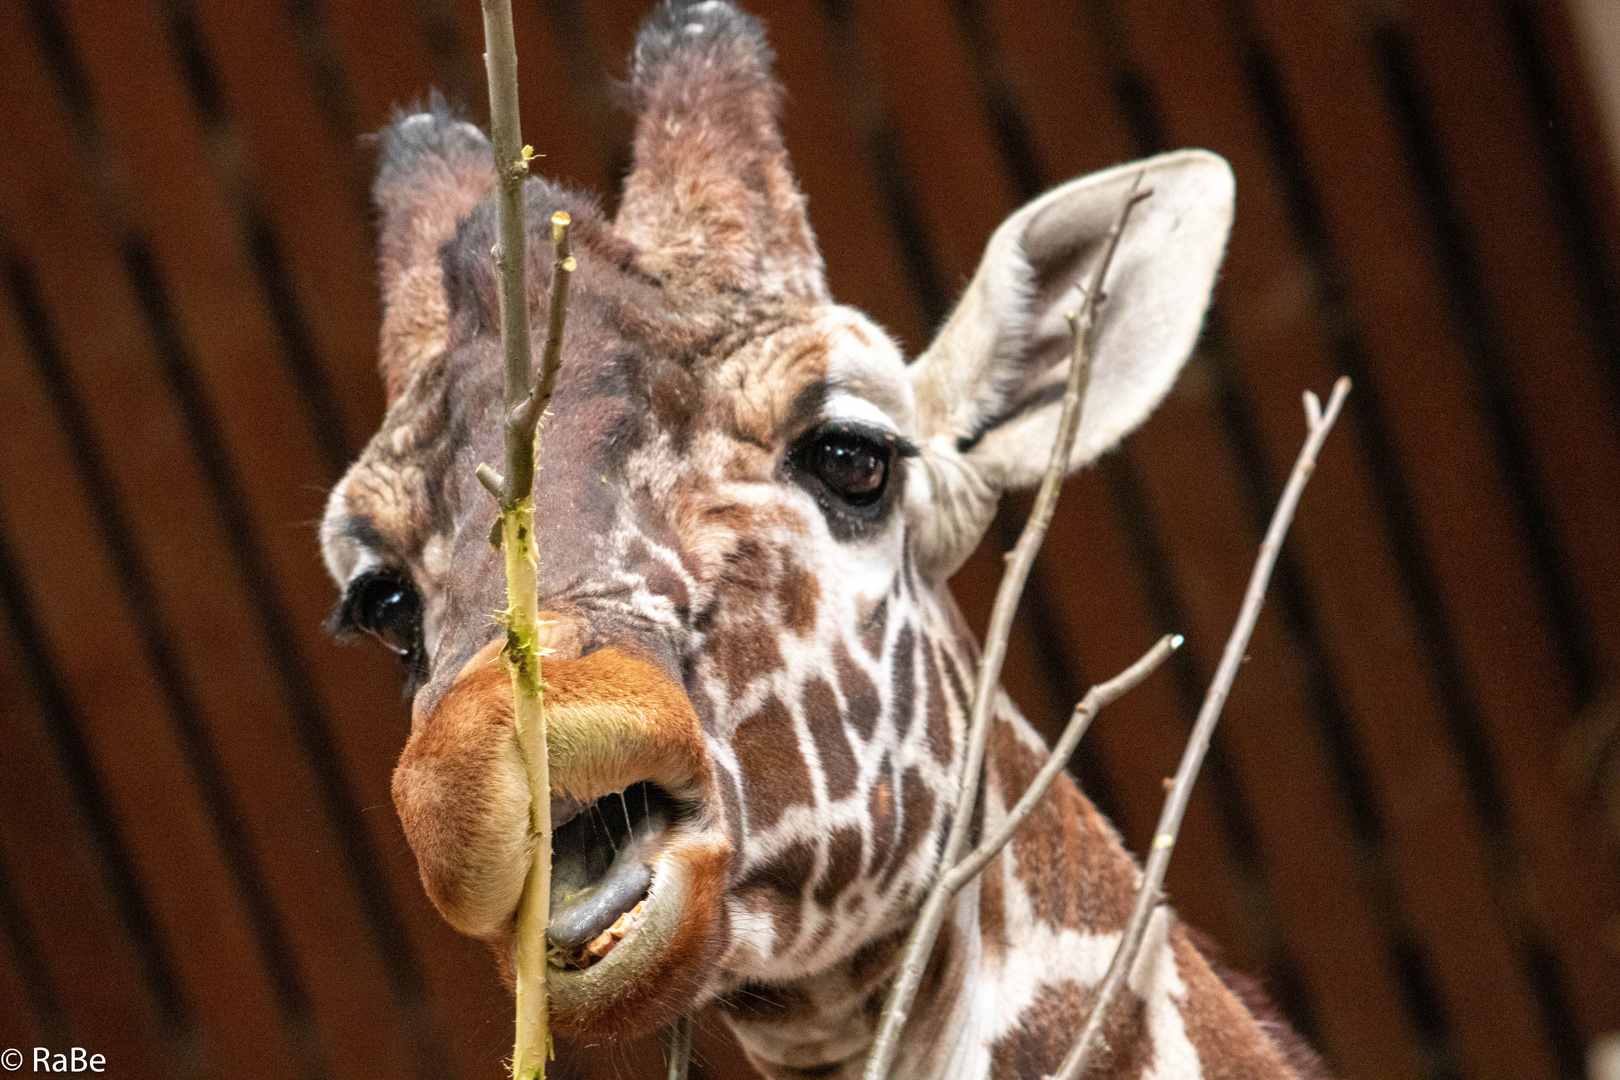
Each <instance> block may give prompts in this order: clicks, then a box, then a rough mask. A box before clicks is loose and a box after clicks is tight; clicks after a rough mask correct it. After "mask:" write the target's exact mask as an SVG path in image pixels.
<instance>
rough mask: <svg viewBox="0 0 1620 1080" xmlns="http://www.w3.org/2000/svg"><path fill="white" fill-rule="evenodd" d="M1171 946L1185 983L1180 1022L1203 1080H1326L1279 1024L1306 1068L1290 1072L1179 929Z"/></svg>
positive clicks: (1275, 1048)
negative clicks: (1297, 1079)
mask: <svg viewBox="0 0 1620 1080" xmlns="http://www.w3.org/2000/svg"><path fill="white" fill-rule="evenodd" d="M1170 947H1171V950H1172V952H1173V953H1174V955H1175V958H1176V968H1177V969H1178V970H1179V971H1180V973H1181V978H1182V981H1183V982H1185V983H1186V984H1187V998H1186V1002H1185V1004H1184V1005H1182V1006H1181V1019H1182V1022H1183V1023H1184V1024H1185V1025H1186V1027H1187V1038H1188V1039H1189V1040H1190V1041H1191V1042H1192V1044H1193V1048H1194V1049H1195V1050H1197V1051H1198V1060H1199V1063H1200V1064H1202V1065H1203V1067H1204V1077H1205V1080H1246V1078H1248V1077H1254V1076H1297V1075H1306V1076H1316V1077H1321V1076H1325V1071H1324V1070H1323V1069H1322V1066H1321V1061H1320V1060H1319V1059H1318V1058H1317V1057H1316V1055H1315V1054H1313V1053H1311V1051H1310V1050H1309V1049H1308V1048H1306V1047H1305V1046H1304V1044H1303V1043H1301V1042H1300V1040H1299V1037H1298V1036H1297V1035H1295V1034H1294V1033H1293V1032H1292V1031H1291V1030H1289V1029H1288V1028H1287V1026H1286V1025H1283V1024H1281V1023H1278V1027H1279V1028H1281V1030H1282V1031H1283V1032H1286V1034H1287V1036H1288V1039H1287V1040H1286V1041H1288V1042H1289V1043H1290V1049H1291V1050H1293V1051H1294V1056H1295V1057H1296V1058H1297V1061H1298V1064H1300V1065H1304V1066H1307V1067H1308V1068H1307V1070H1305V1071H1302V1072H1301V1071H1296V1070H1294V1069H1293V1068H1291V1067H1290V1066H1291V1065H1292V1064H1294V1062H1291V1061H1289V1060H1287V1059H1286V1058H1285V1057H1284V1054H1283V1051H1282V1049H1281V1048H1280V1047H1279V1046H1278V1045H1277V1043H1276V1042H1274V1041H1273V1040H1272V1039H1270V1038H1268V1037H1267V1035H1266V1034H1265V1032H1264V1030H1263V1029H1262V1028H1261V1027H1260V1026H1258V1025H1257V1024H1256V1023H1255V1021H1254V1020H1253V1019H1252V1018H1251V1016H1250V1013H1249V1010H1248V1009H1246V1008H1244V1005H1243V1002H1241V1001H1240V1000H1238V998H1237V996H1236V995H1234V994H1233V993H1232V991H1231V990H1229V989H1228V988H1227V987H1226V985H1225V984H1224V983H1223V982H1221V980H1220V977H1219V976H1218V975H1216V974H1215V972H1214V971H1213V970H1212V969H1211V968H1210V966H1209V964H1208V963H1207V962H1206V961H1205V960H1204V958H1203V957H1202V956H1201V955H1199V953H1198V950H1197V949H1195V948H1194V947H1193V945H1192V942H1191V941H1190V940H1189V939H1188V937H1187V933H1186V930H1185V929H1184V928H1183V927H1182V926H1180V925H1179V924H1177V925H1175V926H1173V927H1172V928H1171V931H1170Z"/></svg>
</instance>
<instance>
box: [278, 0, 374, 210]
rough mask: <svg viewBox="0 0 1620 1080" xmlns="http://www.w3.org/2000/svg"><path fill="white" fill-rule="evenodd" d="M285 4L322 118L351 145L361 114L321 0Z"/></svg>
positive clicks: (341, 138)
mask: <svg viewBox="0 0 1620 1080" xmlns="http://www.w3.org/2000/svg"><path fill="white" fill-rule="evenodd" d="M286 4H287V15H288V18H289V20H290V21H291V23H292V27H293V34H294V37H295V39H296V43H297V46H298V51H299V53H300V54H302V56H303V58H304V64H305V66H307V67H308V68H309V71H310V74H311V75H312V76H313V77H314V78H313V81H314V83H315V100H316V103H317V104H318V105H319V106H320V110H321V115H322V116H324V117H325V119H326V126H327V128H328V129H329V130H330V131H331V133H332V134H333V135H335V136H336V137H337V139H338V141H339V142H343V143H348V142H350V141H351V140H353V139H354V137H355V135H356V134H357V133H358V132H359V131H360V113H359V110H358V109H357V108H355V104H354V96H353V95H352V94H351V93H350V92H349V80H348V78H347V77H346V76H345V75H344V73H343V61H342V60H341V59H340V58H339V56H338V50H337V47H336V46H335V45H333V43H332V37H331V35H330V34H329V33H327V29H326V20H325V19H324V18H323V17H322V15H321V4H320V2H319V0H286ZM367 203H368V205H369V200H367Z"/></svg>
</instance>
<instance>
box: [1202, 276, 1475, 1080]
mask: <svg viewBox="0 0 1620 1080" xmlns="http://www.w3.org/2000/svg"><path fill="white" fill-rule="evenodd" d="M1200 352H1201V353H1202V354H1203V356H1204V358H1205V360H1206V361H1207V364H1206V370H1207V371H1208V372H1209V374H1210V376H1211V381H1212V383H1213V385H1214V387H1215V395H1216V406H1217V408H1218V410H1219V412H1220V416H1221V426H1222V428H1223V430H1224V431H1225V432H1226V435H1227V438H1228V440H1229V442H1230V445H1231V447H1232V451H1233V454H1234V456H1235V457H1236V459H1237V462H1238V474H1239V476H1240V478H1241V480H1242V483H1243V495H1244V504H1245V506H1244V509H1245V511H1246V516H1247V517H1248V518H1249V520H1250V522H1251V523H1252V524H1253V526H1254V527H1255V528H1256V529H1257V530H1264V529H1265V528H1266V525H1267V523H1268V522H1269V520H1270V516H1271V514H1272V511H1273V509H1274V508H1275V506H1276V493H1275V492H1274V491H1272V490H1271V489H1270V488H1269V487H1268V486H1267V484H1266V480H1265V477H1266V474H1267V472H1268V469H1267V463H1266V459H1265V453H1264V451H1263V450H1262V449H1261V443H1260V438H1259V434H1258V432H1257V431H1256V430H1255V427H1254V420H1253V411H1252V409H1251V408H1250V407H1249V404H1248V401H1249V394H1248V393H1247V391H1246V390H1245V388H1244V387H1243V385H1242V379H1241V377H1240V376H1239V374H1238V371H1239V364H1238V362H1237V360H1236V359H1235V358H1234V356H1233V346H1232V344H1231V338H1230V336H1229V335H1228V333H1227V331H1226V324H1225V320H1224V319H1223V318H1222V316H1221V312H1220V309H1219V308H1218V307H1217V308H1214V309H1212V310H1211V311H1210V313H1209V316H1208V318H1207V320H1206V322H1205V326H1204V333H1203V336H1202V339H1201V344H1200ZM1301 420H1302V425H1301V428H1302V430H1303V416H1302V417H1301ZM1304 581H1305V574H1304V572H1303V571H1302V570H1301V569H1300V568H1299V562H1298V559H1297V558H1296V557H1295V555H1294V548H1293V545H1292V544H1284V546H1283V548H1282V551H1281V552H1280V553H1279V555H1278V559H1277V565H1276V569H1275V571H1274V572H1273V574H1272V579H1271V585H1270V588H1269V589H1268V591H1267V602H1268V603H1269V604H1270V605H1271V606H1272V607H1273V609H1274V610H1276V611H1278V612H1279V613H1280V614H1281V616H1282V619H1283V621H1284V624H1285V625H1286V626H1287V627H1288V631H1289V636H1290V637H1291V638H1292V639H1293V640H1294V641H1295V642H1296V643H1297V645H1298V646H1299V649H1298V659H1299V662H1300V667H1301V670H1302V674H1303V675H1304V687H1305V692H1306V697H1307V700H1308V701H1309V703H1310V719H1311V722H1312V726H1313V728H1314V730H1315V732H1316V735H1317V738H1318V741H1319V744H1320V745H1321V746H1322V748H1323V749H1324V750H1325V751H1326V754H1327V759H1328V765H1329V768H1330V770H1331V772H1332V775H1333V779H1334V786H1335V788H1336V789H1337V790H1338V791H1339V792H1341V793H1342V794H1343V796H1344V806H1345V810H1346V819H1347V821H1348V823H1349V825H1350V830H1351V836H1352V837H1353V838H1354V840H1355V842H1356V851H1355V855H1356V862H1357V867H1358V870H1359V875H1360V878H1361V882H1362V885H1363V887H1364V888H1365V889H1366V890H1367V893H1368V896H1369V899H1370V901H1371V908H1372V911H1371V914H1372V916H1373V919H1374V920H1375V921H1376V923H1377V925H1378V928H1379V932H1380V935H1381V937H1382V938H1383V940H1384V941H1385V942H1386V943H1387V944H1388V946H1389V950H1390V952H1389V958H1390V961H1391V963H1392V965H1393V968H1394V974H1395V980H1396V985H1397V986H1398V988H1399V991H1400V994H1401V997H1402V1001H1403V1003H1404V1005H1405V1006H1406V1012H1407V1015H1408V1016H1410V1017H1411V1018H1412V1022H1413V1027H1414V1029H1415V1032H1416V1034H1417V1037H1418V1039H1419V1040H1420V1045H1421V1047H1422V1053H1423V1055H1424V1059H1425V1060H1424V1065H1425V1069H1424V1075H1425V1076H1428V1077H1431V1078H1434V1080H1453V1078H1455V1077H1457V1076H1458V1075H1459V1073H1458V1071H1457V1065H1456V1062H1455V1061H1454V1060H1453V1058H1452V1052H1451V1048H1450V1046H1449V1044H1448V1043H1447V1040H1446V1034H1445V1031H1446V1023H1445V1016H1444V1013H1443V1010H1442V1009H1441V1006H1440V995H1439V990H1438V988H1437V987H1436V986H1435V985H1434V982H1433V980H1432V979H1431V978H1430V977H1429V974H1428V972H1427V970H1426V969H1425V968H1424V967H1423V965H1422V963H1421V962H1420V957H1421V949H1420V947H1419V944H1418V941H1419V938H1418V935H1417V934H1416V932H1415V931H1414V930H1413V929H1412V926H1411V923H1410V921H1409V919H1408V918H1407V916H1406V912H1405V905H1404V904H1403V903H1402V902H1401V898H1400V892H1399V889H1398V888H1397V887H1396V875H1395V870H1394V867H1393V866H1391V865H1390V861H1389V844H1388V837H1387V833H1386V831H1385V828H1384V821H1383V814H1382V812H1381V811H1380V809H1379V806H1378V799H1377V795H1376V791H1375V788H1374V786H1373V782H1372V778H1371V770H1370V768H1369V766H1368V763H1367V760H1366V758H1365V757H1364V756H1363V754H1362V752H1361V749H1360V747H1359V745H1358V742H1357V739H1356V736H1355V727H1354V722H1353V721H1352V719H1351V717H1350V716H1349V715H1348V714H1347V713H1346V711H1345V707H1344V700H1345V695H1344V692H1343V690H1342V688H1341V687H1340V685H1339V680H1338V677H1337V676H1336V675H1335V673H1334V670H1333V664H1332V660H1331V658H1330V656H1329V654H1328V649H1327V646H1326V643H1325V639H1324V637H1323V635H1322V630H1321V626H1320V624H1319V623H1318V622H1317V618H1316V608H1315V606H1314V605H1313V604H1312V603H1311V602H1310V599H1309V596H1308V593H1307V590H1306V588H1305V585H1304Z"/></svg>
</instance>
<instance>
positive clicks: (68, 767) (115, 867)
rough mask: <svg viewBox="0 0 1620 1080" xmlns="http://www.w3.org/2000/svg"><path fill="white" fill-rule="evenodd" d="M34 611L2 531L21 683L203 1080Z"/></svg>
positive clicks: (185, 1055)
mask: <svg viewBox="0 0 1620 1080" xmlns="http://www.w3.org/2000/svg"><path fill="white" fill-rule="evenodd" d="M34 611H35V605H34V599H33V597H32V596H30V595H29V593H28V586H27V583H26V581H25V580H24V578H23V574H22V570H21V568H20V567H18V565H17V560H16V557H15V556H14V555H13V554H12V548H11V542H10V539H9V538H8V537H7V536H5V535H4V534H3V533H0V614H3V615H4V617H5V620H6V622H7V623H8V624H9V625H10V627H11V633H12V638H13V640H14V641H15V642H16V643H17V651H18V653H19V654H20V655H21V657H22V661H23V662H22V664H20V665H19V667H20V669H21V671H22V672H23V678H24V679H25V680H26V681H27V683H28V686H29V689H30V690H31V691H32V692H33V695H34V698H35V700H36V701H37V702H38V704H39V712H40V716H41V718H42V720H43V721H44V727H45V730H46V733H47V734H48V736H49V738H50V740H51V744H52V746H53V748H54V749H55V751H56V756H57V759H58V760H59V761H60V763H61V766H62V772H63V774H64V775H65V776H66V777H67V781H68V785H69V787H70V788H71V789H72V791H73V797H74V801H75V802H76V803H77V804H78V808H79V818H80V824H81V826H82V827H83V828H84V830H85V833H86V834H87V835H88V836H89V839H90V846H91V849H92V850H93V851H94V852H95V857H96V863H97V866H98V868H99V870H100V876H101V880H102V883H103V884H104V885H105V887H106V889H107V893H108V895H109V896H110V897H111V898H112V905H113V910H114V911H115V912H117V916H118V921H119V922H120V923H121V924H122V925H123V928H124V932H125V934H126V935H127V937H128V941H129V945H130V951H131V952H132V953H133V954H134V957H135V965H136V969H137V971H138V973H139V977H140V980H141V983H142V985H143V986H144V987H145V988H146V993H147V995H148V996H149V997H150V998H151V1001H152V1010H153V1012H154V1014H155V1015H156V1017H157V1025H158V1037H159V1038H160V1039H161V1040H162V1042H163V1048H164V1050H165V1051H166V1052H167V1054H168V1057H169V1062H170V1064H171V1065H172V1066H173V1067H174V1069H175V1073H176V1075H179V1076H184V1077H189V1078H196V1080H200V1078H201V1077H202V1076H203V1075H204V1073H205V1070H204V1063H203V1060H202V1053H201V1047H200V1046H199V1045H198V1038H197V1026H196V1020H195V1018H194V1017H193V1016H192V1014H191V1008H190V1006H189V1005H187V1004H186V1001H185V997H184V995H183V994H182V993H181V992H180V980H179V978H178V976H177V975H176V973H175V970H174V968H173V967H172V966H171V965H170V962H169V957H168V954H167V951H166V950H165V948H164V945H163V937H162V935H161V934H160V933H159V931H158V927H157V920H156V919H155V918H154V917H153V915H152V909H151V907H150V906H148V903H147V899H146V895H145V894H144V893H143V892H142V891H141V886H140V878H139V875H138V874H137V873H136V871H135V861H134V859H133V858H131V856H130V854H129V847H128V845H127V844H126V843H125V841H124V838H123V835H122V834H121V832H120V830H119V828H118V824H117V822H118V818H117V816H116V814H115V813H114V810H113V808H112V806H111V805H110V804H109V803H108V802H107V796H106V794H105V793H104V792H103V791H102V787H101V779H100V777H98V776H97V775H96V769H95V765H94V764H93V762H92V760H91V756H90V748H89V746H87V745H86V743H85V739H84V721H83V719H82V718H81V717H80V716H79V714H78V710H77V709H76V708H75V707H74V705H73V701H72V698H71V696H70V695H69V694H68V691H67V686H66V684H65V683H64V681H63V679H62V675H61V672H60V671H59V670H58V668H57V663H56V657H55V656H53V655H52V654H51V649H50V646H49V645H48V644H46V641H45V635H44V632H43V631H42V629H41V628H40V625H39V620H38V618H37V616H36V615H35V614H34Z"/></svg>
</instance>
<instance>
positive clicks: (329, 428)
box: [164, 0, 358, 482]
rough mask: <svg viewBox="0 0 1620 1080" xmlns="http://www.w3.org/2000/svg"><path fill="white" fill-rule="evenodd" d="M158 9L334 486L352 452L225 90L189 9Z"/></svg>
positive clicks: (174, 2)
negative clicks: (228, 109)
mask: <svg viewBox="0 0 1620 1080" xmlns="http://www.w3.org/2000/svg"><path fill="white" fill-rule="evenodd" d="M164 8H165V12H164V13H165V15H166V16H167V22H168V27H169V40H170V43H171V44H172V45H173V47H174V54H175V58H176V59H177V60H178V61H179V66H180V72H181V74H182V75H183V76H184V77H185V82H186V88H187V89H188V90H189V91H190V94H191V102H192V106H193V107H194V108H195V109H196V110H197V116H198V118H199V119H200V120H201V121H202V127H203V131H204V132H205V134H206V136H207V145H208V150H209V158H210V160H211V163H212V165H213V168H214V173H215V175H216V176H218V177H219V178H220V181H221V187H222V188H223V189H224V191H225V195H226V198H227V199H228V200H229V201H230V203H231V204H232V208H233V209H234V210H235V212H236V218H237V226H238V228H239V229H240V230H241V237H242V241H243V245H244V246H245V247H246V249H247V252H248V255H249V257H250V258H251V260H252V263H253V269H254V272H255V275H256V276H257V278H258V280H259V286H260V288H261V289H262V290H263V292H264V298H265V301H266V303H267V304H268V305H269V308H270V320H271V323H272V325H274V327H275V330H276V338H277V340H278V341H279V343H280V345H281V350H280V351H281V357H282V361H283V362H284V363H285V364H286V366H287V371H288V373H289V374H291V375H292V377H293V384H294V385H295V386H297V387H298V395H299V397H300V398H301V399H302V400H303V403H304V408H305V409H306V410H307V411H308V413H309V416H310V420H311V422H312V423H313V425H314V431H315V441H316V445H317V446H319V448H320V451H321V457H322V460H323V463H324V464H325V466H326V469H327V473H328V474H329V475H328V476H327V480H328V481H329V482H335V481H336V480H337V478H338V477H340V476H342V475H343V471H344V470H345V469H347V468H348V465H349V461H350V460H351V459H352V458H353V457H354V454H355V451H356V450H357V449H358V447H351V446H350V445H349V440H348V435H347V433H346V431H345V429H344V424H343V417H342V415H341V414H340V413H339V412H338V409H337V405H336V401H337V395H336V394H335V393H334V392H333V390H332V384H331V381H330V379H328V377H327V373H326V364H325V361H323V360H322V358H321V356H320V350H319V349H318V348H317V347H316V345H315V338H314V335H313V334H312V333H311V331H310V328H309V323H308V321H307V320H306V319H305V317H304V312H303V308H302V307H301V305H300V304H299V302H298V296H297V292H296V290H295V289H294V287H293V283H292V277H291V274H290V273H289V271H288V267H287V259H286V256H285V255H284V254H283V251H282V246H281V241H280V240H279V239H277V237H276V234H275V229H274V228H273V227H272V226H271V224H270V217H269V214H268V213H267V212H266V210H265V208H264V205H263V203H262V202H261V201H260V199H259V196H258V193H257V192H255V191H254V190H253V184H252V182H251V180H250V177H249V169H248V167H247V164H246V161H245V158H244V155H243V152H242V147H241V136H240V134H239V133H238V132H237V130H236V128H235V126H234V124H233V123H232V122H231V117H230V115H229V112H228V111H227V108H226V102H225V91H224V90H223V89H222V88H221V87H220V84H219V76H218V73H217V72H215V70H214V66H213V63H212V62H211V61H210V60H209V57H208V52H207V49H206V47H205V46H204V44H203V40H202V35H201V32H200V31H199V29H198V27H197V20H196V17H195V15H194V14H193V13H192V9H191V5H190V4H189V3H186V2H185V0H170V2H168V3H166V4H165V5H164Z"/></svg>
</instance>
